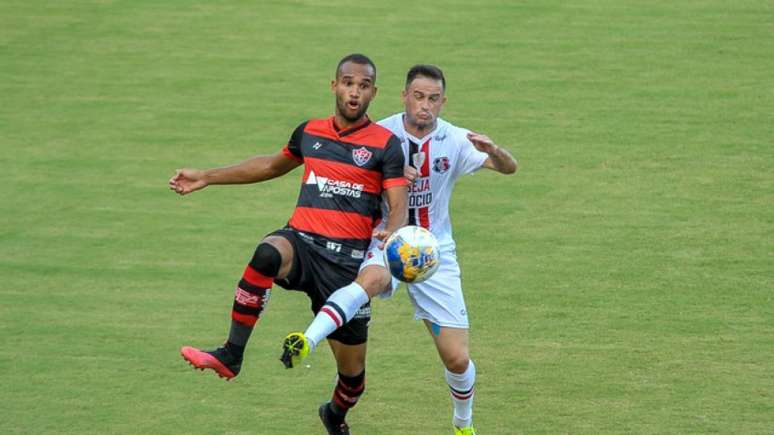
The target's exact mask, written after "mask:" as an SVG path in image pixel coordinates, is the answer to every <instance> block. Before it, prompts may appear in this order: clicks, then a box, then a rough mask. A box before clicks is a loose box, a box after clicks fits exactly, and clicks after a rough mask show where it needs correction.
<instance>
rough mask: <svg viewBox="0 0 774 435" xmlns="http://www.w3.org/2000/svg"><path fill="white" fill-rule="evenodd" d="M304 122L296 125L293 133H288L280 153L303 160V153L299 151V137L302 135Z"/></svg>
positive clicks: (304, 126)
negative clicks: (288, 136) (285, 143)
mask: <svg viewBox="0 0 774 435" xmlns="http://www.w3.org/2000/svg"><path fill="white" fill-rule="evenodd" d="M305 128H306V122H304V123H303V124H301V125H299V126H298V127H296V129H295V130H293V134H291V135H290V139H289V140H288V143H287V145H285V147H283V148H282V154H284V155H285V156H287V157H290V158H291V159H293V160H296V161H298V162H303V161H304V155H303V153H302V152H301V139H303V137H304V129H305Z"/></svg>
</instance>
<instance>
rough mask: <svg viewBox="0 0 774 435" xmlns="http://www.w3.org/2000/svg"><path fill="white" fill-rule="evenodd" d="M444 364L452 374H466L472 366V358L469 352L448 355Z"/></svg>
mask: <svg viewBox="0 0 774 435" xmlns="http://www.w3.org/2000/svg"><path fill="white" fill-rule="evenodd" d="M443 362H444V365H445V366H446V369H447V370H449V371H450V372H452V373H465V371H466V370H467V369H468V365H469V364H470V356H468V353H467V352H462V351H461V352H455V353H454V354H452V355H447V357H446V358H444V361H443Z"/></svg>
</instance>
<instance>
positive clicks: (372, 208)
mask: <svg viewBox="0 0 774 435" xmlns="http://www.w3.org/2000/svg"><path fill="white" fill-rule="evenodd" d="M282 151H283V153H284V154H285V155H286V156H288V157H290V158H292V159H295V160H298V161H300V162H303V163H304V174H303V177H302V179H301V191H300V193H299V195H298V203H297V204H296V209H295V211H294V212H293V216H292V217H291V218H290V220H289V221H288V226H290V227H291V228H293V229H295V230H297V231H300V232H303V233H307V234H309V235H313V236H321V237H323V238H325V239H328V240H332V241H333V242H334V243H340V244H342V245H344V246H347V247H349V248H352V249H356V250H365V249H367V248H368V244H369V242H370V240H371V233H372V231H373V228H374V227H375V226H376V225H377V224H378V223H379V221H380V219H381V208H380V203H381V195H382V191H383V190H384V189H387V188H390V187H393V186H402V185H407V184H408V182H407V181H406V179H405V178H404V176H403V166H404V162H405V157H404V155H403V151H402V150H401V143H400V140H398V138H396V137H395V136H394V135H393V134H392V133H391V132H390V131H389V130H387V129H386V128H384V127H382V126H380V125H378V124H375V123H372V122H371V121H370V120H369V119H366V121H364V122H363V123H362V124H360V125H357V126H355V127H353V128H350V129H348V130H342V131H339V130H337V129H336V127H335V125H334V117H332V116H331V117H330V118H327V119H314V120H309V121H307V122H304V123H303V124H301V125H299V126H298V128H296V130H295V131H294V132H293V135H292V136H291V137H290V140H289V141H288V144H287V145H286V146H285V148H283V150H282Z"/></svg>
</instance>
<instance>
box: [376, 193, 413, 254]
mask: <svg viewBox="0 0 774 435" xmlns="http://www.w3.org/2000/svg"><path fill="white" fill-rule="evenodd" d="M384 196H385V198H386V199H387V205H388V206H389V208H390V214H389V216H388V218H387V225H386V226H385V227H384V229H383V230H380V231H374V234H373V235H374V237H375V238H377V239H379V240H381V241H385V240H386V239H387V237H390V234H392V233H393V232H395V231H396V230H397V229H398V228H400V227H402V226H404V225H406V223H407V222H408V188H407V187H406V186H393V187H390V188H389V189H386V190H385V191H384Z"/></svg>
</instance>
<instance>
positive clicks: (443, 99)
mask: <svg viewBox="0 0 774 435" xmlns="http://www.w3.org/2000/svg"><path fill="white" fill-rule="evenodd" d="M444 104H446V95H444V96H443V98H442V99H441V106H443V105H444Z"/></svg>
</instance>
